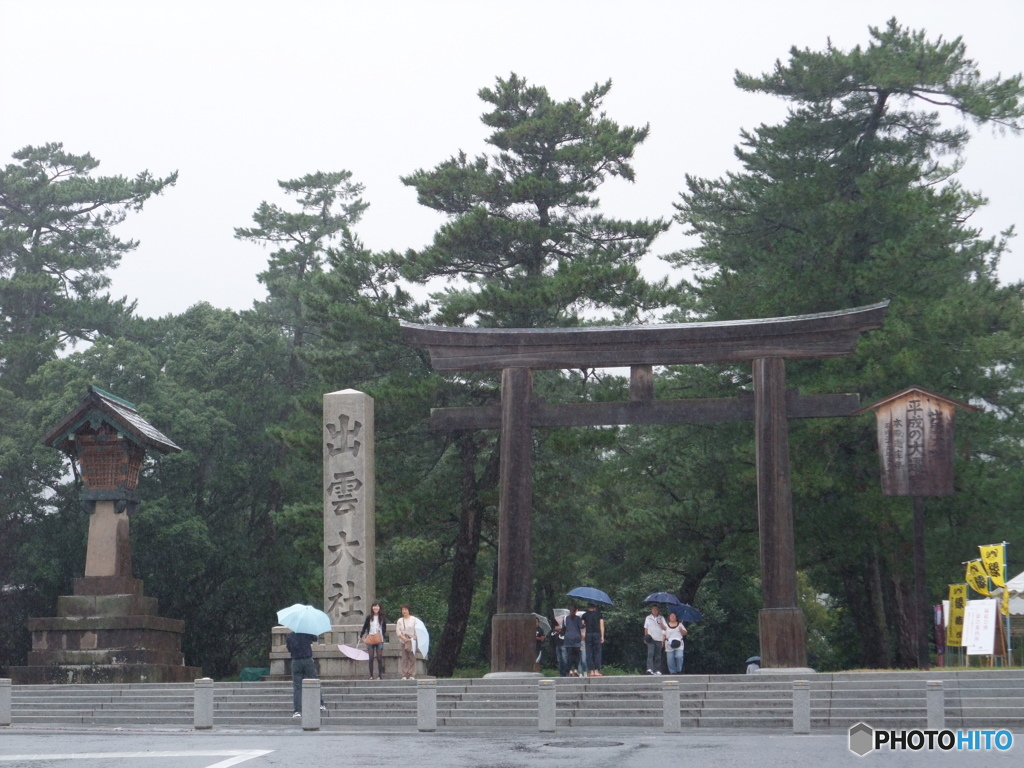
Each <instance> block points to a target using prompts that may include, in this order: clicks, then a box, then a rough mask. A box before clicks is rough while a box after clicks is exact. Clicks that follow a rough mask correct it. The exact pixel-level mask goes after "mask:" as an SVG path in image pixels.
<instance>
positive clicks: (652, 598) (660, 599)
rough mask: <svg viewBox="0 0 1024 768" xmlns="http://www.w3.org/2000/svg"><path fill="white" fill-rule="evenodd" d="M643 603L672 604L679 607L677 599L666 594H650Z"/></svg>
mask: <svg viewBox="0 0 1024 768" xmlns="http://www.w3.org/2000/svg"><path fill="white" fill-rule="evenodd" d="M644 602H645V603H672V604H673V605H680V602H679V598H678V597H676V596H675V595H671V594H669V593H668V592H652V593H651V594H649V595H648V596H647V597H645V598H644Z"/></svg>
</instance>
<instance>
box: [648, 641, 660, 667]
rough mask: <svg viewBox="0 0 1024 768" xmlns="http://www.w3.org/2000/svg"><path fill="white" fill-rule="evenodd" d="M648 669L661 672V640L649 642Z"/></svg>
mask: <svg viewBox="0 0 1024 768" xmlns="http://www.w3.org/2000/svg"><path fill="white" fill-rule="evenodd" d="M647 671H648V672H661V641H660V640H653V639H652V640H650V641H648V643H647Z"/></svg>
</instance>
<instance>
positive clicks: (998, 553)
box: [978, 544, 1006, 587]
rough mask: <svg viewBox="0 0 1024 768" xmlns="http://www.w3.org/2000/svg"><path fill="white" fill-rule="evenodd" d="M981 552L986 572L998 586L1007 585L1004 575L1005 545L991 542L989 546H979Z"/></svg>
mask: <svg viewBox="0 0 1024 768" xmlns="http://www.w3.org/2000/svg"><path fill="white" fill-rule="evenodd" d="M978 551H979V552H981V562H982V564H983V565H984V566H985V573H987V574H988V577H989V578H990V579H992V583H993V584H995V585H996V586H997V587H1005V586H1006V579H1005V578H1004V577H1003V545H1002V544H989V545H988V546H987V547H978Z"/></svg>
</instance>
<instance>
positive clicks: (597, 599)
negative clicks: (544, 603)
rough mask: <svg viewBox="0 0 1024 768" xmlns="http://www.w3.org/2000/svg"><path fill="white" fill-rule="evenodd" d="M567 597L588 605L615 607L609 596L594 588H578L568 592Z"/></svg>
mask: <svg viewBox="0 0 1024 768" xmlns="http://www.w3.org/2000/svg"><path fill="white" fill-rule="evenodd" d="M565 596H566V597H575V598H578V599H580V600H586V601H587V602H588V603H598V604H599V605H615V603H613V602H612V599H611V598H610V597H608V595H606V594H605V593H604V592H602V591H601V590H600V589H594V588H593V587H576V589H574V590H572V591H571V592H566V593H565Z"/></svg>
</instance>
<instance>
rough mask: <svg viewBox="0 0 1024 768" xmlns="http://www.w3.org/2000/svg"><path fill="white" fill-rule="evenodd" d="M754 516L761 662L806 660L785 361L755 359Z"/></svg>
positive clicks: (801, 663) (788, 664)
mask: <svg viewBox="0 0 1024 768" xmlns="http://www.w3.org/2000/svg"><path fill="white" fill-rule="evenodd" d="M753 369H754V441H755V446H756V457H757V520H758V529H759V532H760V539H761V595H762V608H761V612H760V613H759V614H758V628H759V631H760V636H761V663H762V665H763V666H764V667H765V668H770V667H782V668H800V667H806V666H807V644H806V641H805V638H806V631H805V628H804V614H803V611H802V610H801V609H800V607H799V606H798V605H797V590H796V544H795V539H794V536H793V491H792V486H791V484H790V479H789V424H788V418H787V415H786V411H787V409H786V369H785V361H784V360H782V358H778V357H767V358H760V359H757V360H754V364H753Z"/></svg>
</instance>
